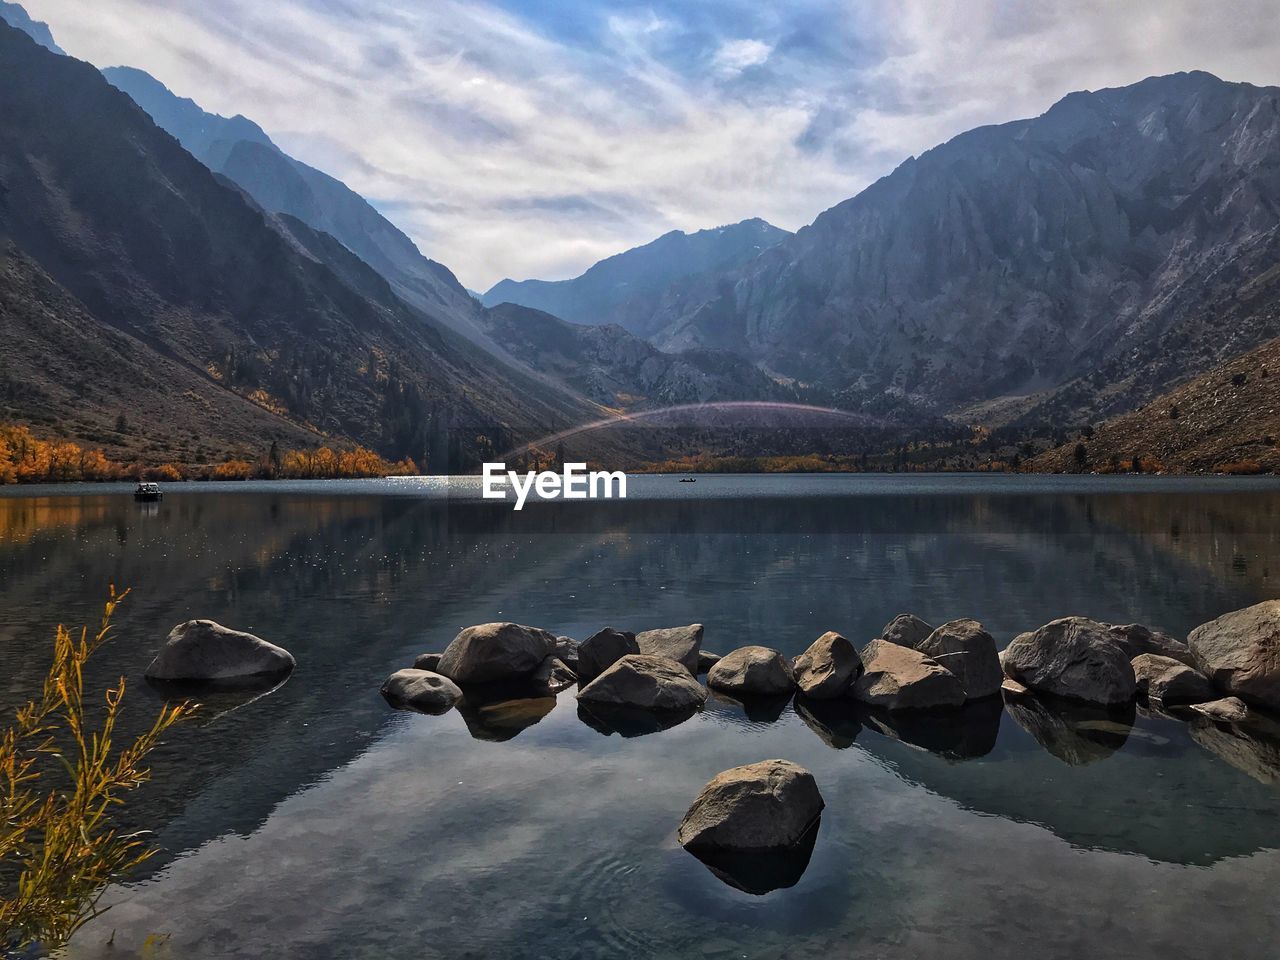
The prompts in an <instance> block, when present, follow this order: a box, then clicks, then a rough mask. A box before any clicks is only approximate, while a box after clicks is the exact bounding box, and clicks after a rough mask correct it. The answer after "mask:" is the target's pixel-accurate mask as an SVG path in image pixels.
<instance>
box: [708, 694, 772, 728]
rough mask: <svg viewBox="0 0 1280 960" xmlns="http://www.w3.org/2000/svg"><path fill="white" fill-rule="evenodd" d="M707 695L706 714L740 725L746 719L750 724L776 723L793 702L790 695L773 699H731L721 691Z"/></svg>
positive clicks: (745, 697)
mask: <svg viewBox="0 0 1280 960" xmlns="http://www.w3.org/2000/svg"><path fill="white" fill-rule="evenodd" d="M707 693H708V696H707V703H706V707H705V708H704V709H705V710H706V712H707V713H708V714H711V715H713V716H717V717H720V718H723V719H725V720H727V721H729V722H730V723H739V722H741V720H742V718H744V717H745V718H746V720H747V721H748V722H749V723H776V722H777V720H778V718H779V717H781V716H782V711H784V710H786V709H787V704H789V703H790V702H791V694H789V693H787V694H782V695H781V696H773V697H751V696H744V697H731V696H729V694H727V693H723V692H722V691H720V690H708V691H707Z"/></svg>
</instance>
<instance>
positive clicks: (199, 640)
mask: <svg viewBox="0 0 1280 960" xmlns="http://www.w3.org/2000/svg"><path fill="white" fill-rule="evenodd" d="M295 665H296V661H295V660H294V658H293V654H291V653H290V652H289V651H288V650H286V649H284V647H277V646H276V645H275V644H274V643H268V642H267V641H266V640H263V639H261V638H260V637H255V636H254V635H253V634H251V633H244V632H243V631H240V630H232V629H230V628H229V627H224V626H223V625H222V624H220V623H215V622H214V621H213V620H188V621H187V622H186V623H180V624H178V625H177V626H176V627H174V628H173V630H172V631H170V633H169V637H168V639H167V640H165V644H164V646H163V647H161V648H160V652H159V653H158V654H157V655H156V658H155V659H154V660H152V661H151V665H150V666H149V667H147V672H146V676H147V678H148V679H151V680H187V681H191V680H230V679H238V678H248V677H261V678H263V680H264V682H266V681H268V680H271V679H273V678H278V677H280V676H282V675H283V674H286V673H288V672H289V671H291V670H292V669H293V668H294V666H295Z"/></svg>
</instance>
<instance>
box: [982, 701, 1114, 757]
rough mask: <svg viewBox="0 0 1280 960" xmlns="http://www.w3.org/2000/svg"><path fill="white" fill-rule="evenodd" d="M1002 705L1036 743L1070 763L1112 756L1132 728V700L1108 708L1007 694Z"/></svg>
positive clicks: (1080, 702) (1081, 702)
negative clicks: (1009, 695)
mask: <svg viewBox="0 0 1280 960" xmlns="http://www.w3.org/2000/svg"><path fill="white" fill-rule="evenodd" d="M1005 708H1006V709H1007V710H1008V711H1009V716H1011V717H1013V719H1014V721H1015V722H1016V723H1017V724H1018V726H1020V727H1022V729H1023V730H1025V731H1027V733H1029V734H1031V736H1032V738H1033V739H1034V740H1035V741H1036V743H1038V744H1040V746H1042V747H1044V748H1045V750H1047V751H1048V752H1049V753H1050V754H1052V755H1053V756H1055V757H1057V758H1058V759H1059V760H1061V761H1062V762H1063V763H1066V764H1069V765H1071V766H1073V767H1082V766H1084V765H1086V764H1089V763H1094V762H1096V761H1098V760H1104V759H1106V758H1107V757H1109V756H1111V755H1112V754H1113V753H1115V752H1116V751H1117V750H1119V749H1120V748H1121V747H1123V746H1124V745H1125V742H1126V741H1127V740H1128V739H1129V734H1130V733H1131V732H1132V730H1133V721H1134V706H1133V704H1128V705H1126V706H1121V707H1110V708H1108V707H1104V706H1101V705H1099V704H1093V703H1086V702H1084V701H1082V700H1067V699H1063V698H1060V697H1049V696H1043V695H1036V696H1029V697H1018V698H1016V699H1015V698H1012V697H1009V698H1007V699H1006V701H1005Z"/></svg>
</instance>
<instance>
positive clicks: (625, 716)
mask: <svg viewBox="0 0 1280 960" xmlns="http://www.w3.org/2000/svg"><path fill="white" fill-rule="evenodd" d="M697 712H698V711H697V710H684V711H670V710H641V709H638V708H635V707H613V706H606V705H604V704H598V703H597V704H591V705H590V706H588V705H587V704H585V703H579V704H578V719H579V720H581V721H582V722H583V723H585V724H586V725H587V726H588V727H590V728H591V729H592V730H595V731H596V732H597V733H600V734H603V735H604V736H606V737H610V736H613V735H614V734H615V733H616V734H618V735H619V736H621V737H626V738H628V739H630V738H632V737H643V736H647V735H648V734H651V733H661V732H662V731H663V730H670V729H671V728H672V727H676V726H679V725H680V724H682V723H684V722H685V721H686V720H688V719H690V718H691V717H692V716H693V715H694V714H696V713H697Z"/></svg>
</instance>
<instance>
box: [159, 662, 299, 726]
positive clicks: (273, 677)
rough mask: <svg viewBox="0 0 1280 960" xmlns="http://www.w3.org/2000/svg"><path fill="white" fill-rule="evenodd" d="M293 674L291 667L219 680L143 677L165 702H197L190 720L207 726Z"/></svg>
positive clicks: (277, 686) (263, 693)
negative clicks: (278, 670) (270, 672)
mask: <svg viewBox="0 0 1280 960" xmlns="http://www.w3.org/2000/svg"><path fill="white" fill-rule="evenodd" d="M292 676H293V673H292V671H290V672H289V673H286V674H284V676H280V675H279V674H269V675H268V674H257V675H255V676H251V677H231V678H227V679H223V680H204V681H198V682H197V681H191V680H156V679H154V678H152V677H146V678H145V680H146V684H147V686H148V687H149V688H150V689H151V691H152V692H153V693H155V694H156V695H157V696H159V697H160V699H161V700H164V701H165V702H166V703H181V702H183V701H190V702H192V703H198V704H199V705H200V708H199V709H198V710H197V711H196V713H195V717H194V720H195V722H196V724H197V725H198V726H207V725H208V724H211V723H213V722H214V721H215V720H218V719H220V718H222V717H225V716H226V715H227V714H229V713H232V712H234V711H236V710H239V709H240V708H241V707H247V706H248V705H249V704H251V703H254V702H255V701H258V700H261V699H262V698H263V697H269V696H271V694H273V693H275V692H276V691H277V690H279V689H280V688H281V687H283V686H284V685H285V684H286V683H288V682H289V678H290V677H292Z"/></svg>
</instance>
